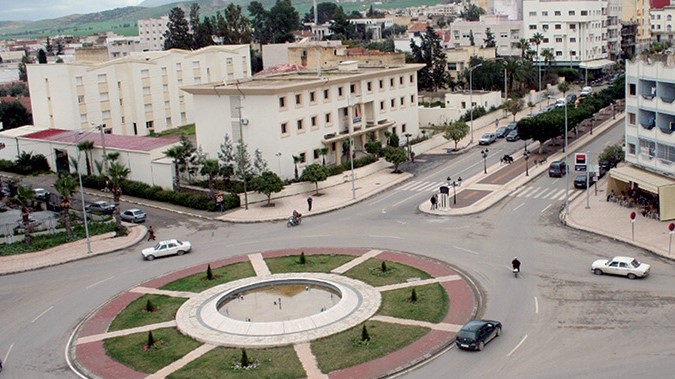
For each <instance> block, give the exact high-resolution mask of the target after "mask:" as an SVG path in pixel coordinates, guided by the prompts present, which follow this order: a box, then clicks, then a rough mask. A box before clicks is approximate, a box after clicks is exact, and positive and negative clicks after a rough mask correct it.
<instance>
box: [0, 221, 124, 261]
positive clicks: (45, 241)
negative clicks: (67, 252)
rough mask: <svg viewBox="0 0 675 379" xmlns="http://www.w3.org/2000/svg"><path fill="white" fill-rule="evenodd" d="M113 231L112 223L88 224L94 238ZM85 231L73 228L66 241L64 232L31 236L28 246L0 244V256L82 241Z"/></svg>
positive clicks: (19, 243)
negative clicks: (71, 236)
mask: <svg viewBox="0 0 675 379" xmlns="http://www.w3.org/2000/svg"><path fill="white" fill-rule="evenodd" d="M114 230H115V223H114V222H92V223H89V235H90V236H95V235H99V234H105V233H108V232H112V231H114ZM85 237H86V236H85V231H84V226H79V225H78V226H75V227H73V238H72V239H70V240H69V239H68V235H67V234H66V232H58V233H55V234H40V235H34V236H32V238H31V239H32V241H31V244H30V245H27V244H26V243H25V242H24V241H18V242H14V243H10V244H1V245H0V246H2V248H0V255H3V256H4V255H16V254H26V253H34V252H36V251H42V250H46V249H49V248H52V247H56V246H59V245H63V244H65V243H70V242H74V241H77V240H81V239H84V238H85Z"/></svg>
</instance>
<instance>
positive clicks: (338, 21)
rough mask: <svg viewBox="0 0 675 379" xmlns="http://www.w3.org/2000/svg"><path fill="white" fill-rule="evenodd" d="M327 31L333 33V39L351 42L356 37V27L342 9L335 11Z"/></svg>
mask: <svg viewBox="0 0 675 379" xmlns="http://www.w3.org/2000/svg"><path fill="white" fill-rule="evenodd" d="M329 29H330V30H331V32H333V39H341V40H352V39H356V37H357V36H358V34H357V32H356V25H354V24H352V23H351V22H350V21H349V18H348V17H347V15H346V14H345V12H344V10H343V9H342V7H338V8H337V10H336V11H335V13H334V15H333V20H332V23H331V25H330V27H329Z"/></svg>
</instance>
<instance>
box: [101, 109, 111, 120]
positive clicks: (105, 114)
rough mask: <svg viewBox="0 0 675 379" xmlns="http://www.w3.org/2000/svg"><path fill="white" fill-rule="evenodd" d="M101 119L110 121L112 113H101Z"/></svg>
mask: <svg viewBox="0 0 675 379" xmlns="http://www.w3.org/2000/svg"><path fill="white" fill-rule="evenodd" d="M101 118H102V119H104V120H105V119H109V118H110V111H103V112H101Z"/></svg>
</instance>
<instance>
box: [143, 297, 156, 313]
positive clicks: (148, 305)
mask: <svg viewBox="0 0 675 379" xmlns="http://www.w3.org/2000/svg"><path fill="white" fill-rule="evenodd" d="M145 311H146V312H154V311H155V305H154V304H153V303H152V301H150V299H148V301H147V302H145Z"/></svg>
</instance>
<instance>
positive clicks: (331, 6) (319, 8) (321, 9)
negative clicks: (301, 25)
mask: <svg viewBox="0 0 675 379" xmlns="http://www.w3.org/2000/svg"><path fill="white" fill-rule="evenodd" d="M338 8H339V7H338V5H336V4H335V3H319V4H317V5H316V12H317V14H316V16H317V18H318V24H319V25H322V24H325V23H327V22H329V21H330V20H333V19H334V18H335V13H336V12H337V10H338ZM303 21H304V22H314V6H312V7H310V8H309V12H307V13H305V17H304V18H303Z"/></svg>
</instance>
